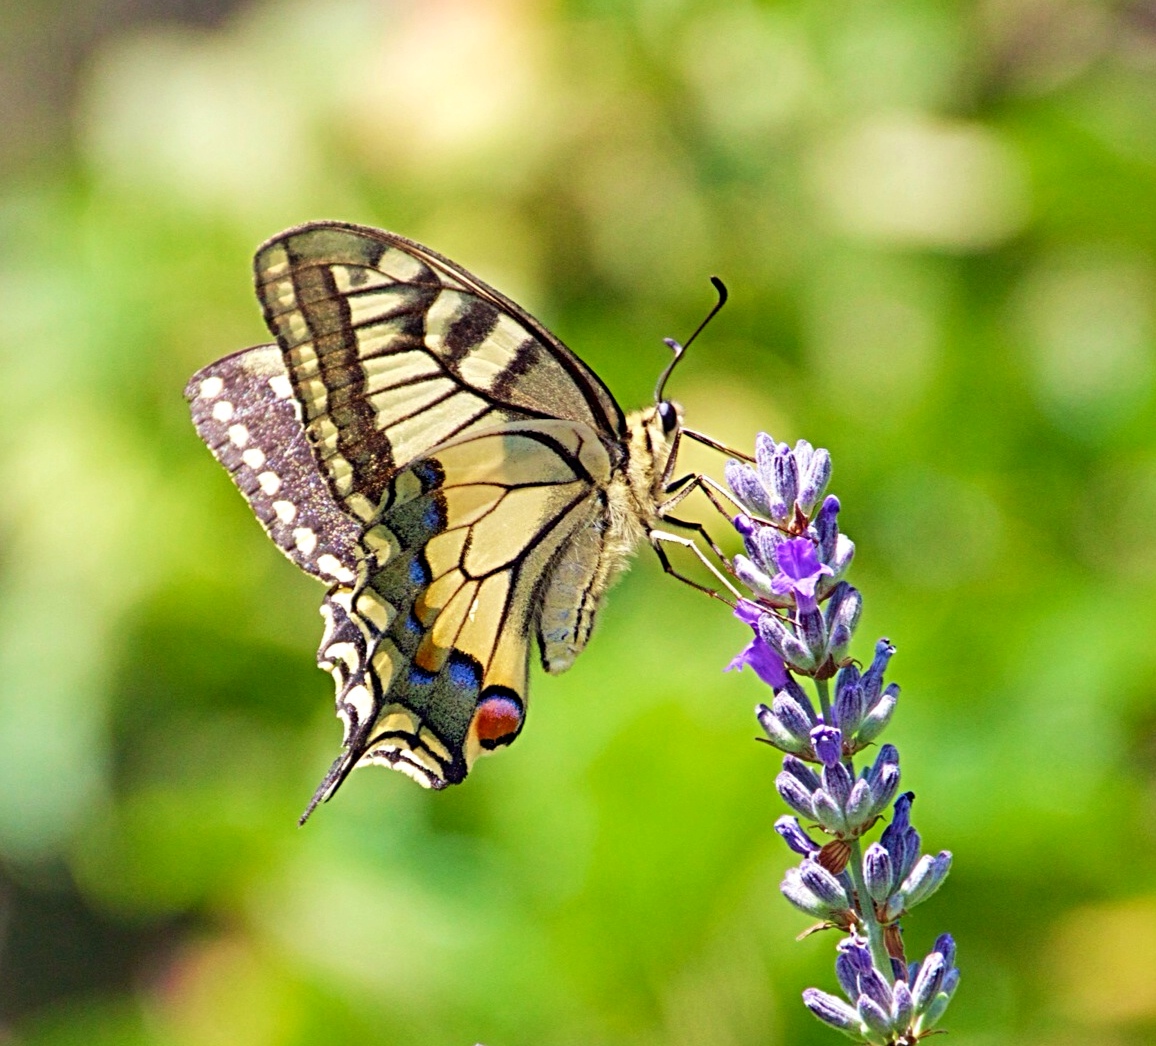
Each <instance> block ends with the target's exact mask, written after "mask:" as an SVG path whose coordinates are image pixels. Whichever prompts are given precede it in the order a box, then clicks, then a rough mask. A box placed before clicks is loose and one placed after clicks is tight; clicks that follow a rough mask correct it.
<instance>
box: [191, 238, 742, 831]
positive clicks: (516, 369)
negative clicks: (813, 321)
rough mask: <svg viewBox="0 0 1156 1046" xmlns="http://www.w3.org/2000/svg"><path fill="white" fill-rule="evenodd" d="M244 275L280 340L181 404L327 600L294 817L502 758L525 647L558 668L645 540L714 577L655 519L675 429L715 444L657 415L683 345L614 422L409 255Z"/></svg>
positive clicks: (211, 369)
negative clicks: (308, 764)
mask: <svg viewBox="0 0 1156 1046" xmlns="http://www.w3.org/2000/svg"><path fill="white" fill-rule="evenodd" d="M254 270H255V276H256V288H257V295H258V297H259V299H260V301H261V305H262V307H263V310H264V315H265V320H266V323H267V324H268V327H269V330H270V331H271V332H272V334H273V336H274V338H275V339H276V343H275V344H269V345H259V346H256V347H254V348H249V349H245V350H243V351H241V352H237V353H234V354H232V355H230V356H226V357H224V358H223V359H221V360H218V361H217V362H216V363H213V364H211V365H209V366H207V367H205V368H203V369H202V370H200V371H198V372H197V373H196V374H195V375H194V376H193V377H192V379H191V380H190V381H189V384H188V386H187V387H186V389H185V396H186V398H187V399H188V400H189V403H190V405H191V410H192V416H193V422H194V425H195V426H196V429H197V432H198V434H199V435H200V437H201V438H202V439H203V440H204V441H205V443H207V444H208V446H209V448H210V450H211V451H212V453H213V454H214V456H215V457H216V458H217V460H218V461H219V462H220V463H221V464H222V465H223V466H224V467H225V468H226V469H227V470H228V472H229V473H230V475H231V477H232V479H233V482H234V483H235V484H236V485H237V487H238V488H239V489H240V491H241V493H242V494H243V495H244V497H245V498H246V500H247V501H248V502H249V505H250V507H251V508H252V509H253V511H254V513H255V514H256V516H257V518H258V519H259V520H260V522H261V524H262V526H263V527H264V528H265V530H266V532H267V533H268V534H269V536H270V537H271V538H272V539H273V541H274V542H276V544H277V546H278V547H279V548H280V549H281V551H282V552H284V553H285V555H287V556H288V557H289V558H290V559H291V560H293V562H294V563H296V564H297V565H298V566H299V567H300V568H301V569H303V570H305V571H306V572H308V573H309V574H312V575H313V576H314V577H317V578H319V579H320V580H322V581H323V582H325V583H326V584H327V585H328V586H329V587H328V591H327V593H326V595H325V598H324V601H323V603H322V606H321V614H322V617H323V618H324V622H325V628H324V635H323V637H322V640H321V645H320V648H319V650H318V654H317V662H318V664H319V665H320V666H321V667H322V668H324V669H325V670H327V671H328V672H329V673H330V674H331V675H332V676H333V679H334V682H335V684H336V690H337V695H336V702H337V714H338V717H339V718H340V719H341V720H342V721H343V724H344V744H343V749H342V753H341V755H340V756H338V758H337V760H336V761H335V762H334V764H333V766H332V767H331V768H330V770H329V772H328V774H327V775H326V776H325V779H324V780H323V781H322V783H321V785H320V786H319V788H318V789H317V792H316V794H315V795H314V797H313V799H312V801H311V802H310V804H309V807H308V809H307V810H306V811H305V814H304V815H303V816H302V821H304V820H305V818H306V817H308V816H309V814H310V813H311V812H312V810H313V809H314V807H315V806H316V805H317V803H318V802H320V801H323V800H326V799H328V798H330V797H331V796H332V795H333V793H334V792H335V791H336V789H337V788H338V787H339V786H340V785H341V783H342V782H343V781H344V780H345V778H346V777H347V775H348V774H349V772H350V771H351V770H352V769H353V768H354V767H356V766H360V765H366V764H370V763H377V764H383V765H385V766H388V767H391V768H393V769H395V770H399V771H402V772H403V773H405V774H408V775H409V776H410V777H412V778H413V779H414V780H416V781H417V782H418V783H419V784H421V785H424V786H426V787H429V788H435V789H440V788H444V787H445V786H446V785H449V784H456V783H458V782H460V781H462V780H463V779H464V778H465V777H466V775H467V773H468V772H469V770H470V767H471V766H472V765H473V763H474V761H475V760H476V759H477V758H478V757H479V756H480V755H482V754H484V753H487V752H491V751H493V750H495V749H498V748H501V747H503V746H505V745H508V744H510V743H511V742H512V741H513V740H514V739H515V738H516V737H517V736H518V734H519V732H520V731H521V729H522V725H523V723H524V721H525V715H526V691H527V674H528V668H529V655H530V644H531V638H533V639H535V640H536V641H537V646H538V650H539V653H540V655H541V662H542V665H543V666H544V668H545V669H546V671H547V672H551V673H557V672H562V671H564V670H565V669H566V668H568V667H569V666H570V665H571V664H572V663H573V661H574V659H575V658H576V657H577V656H578V654H579V653H580V652H581V651H582V649H583V648H584V646H585V645H586V642H587V639H588V638H589V636H590V632H591V629H592V627H593V625H594V619H595V616H596V614H597V612H598V607H599V603H600V600H601V598H602V595H603V593H604V592H605V591H606V589H607V587H608V586H609V585H610V583H611V581H612V580H613V579H614V578H615V576H616V575H617V574H618V573H620V572H621V570H622V569H623V567H624V566H625V565H626V562H627V559H628V557H629V555H630V554H631V552H632V551H633V550H634V549H635V547H637V546H638V545H639V544H641V543H642V542H643V541H647V540H649V542H650V544H651V545H652V546H653V547H654V548H655V550H656V551H657V552H658V554H659V558H660V560H661V561H662V563H663V566H664V567H665V568H666V569H667V571H668V572H670V573H673V574H675V575H676V576H679V577H681V576H682V575H678V574H677V572H676V571H674V570H673V568H672V567H671V565H670V562H669V560H668V558H667V557H666V555H665V553H664V551H663V548H662V543H664V542H677V543H679V544H683V545H686V546H687V547H690V548H691V549H692V550H693V551H694V552H695V554H697V555H698V556H699V558H700V559H702V560H703V561H704V562H707V565H708V566H710V567H711V569H712V570H713V571H714V573H715V575H716V576H718V577H721V575H719V572H718V570H717V569H716V568H714V567H713V565H711V564H710V563H709V561H708V560H707V559H706V557H705V555H704V554H703V553H702V551H701V550H700V549H699V548H698V546H697V544H695V542H694V541H693V540H692V539H690V538H687V537H685V536H679V535H673V534H670V533H669V532H667V531H664V530H661V529H659V524H660V522H662V521H664V520H666V521H669V522H673V523H676V524H677V525H679V526H682V527H690V528H692V529H695V530H699V531H700V532H703V531H702V528H701V526H700V525H698V524H694V523H688V522H685V521H682V520H676V519H675V518H674V517H673V516H671V515H670V509H671V508H672V507H673V505H675V504H677V503H678V502H680V501H681V500H682V498H683V497H685V496H686V494H687V493H688V492H689V491H690V490H692V489H694V486H695V484H696V481H698V480H701V477H697V476H694V475H688V476H684V477H681V478H680V479H678V480H674V481H673V482H672V480H671V476H672V474H673V470H674V465H675V460H676V457H677V452H678V445H679V440H680V437H681V436H682V435H683V434H684V433H685V434H686V435H688V436H692V437H693V438H697V439H701V440H702V441H703V442H706V443H708V444H710V445H716V444H714V443H713V441H711V440H709V438H707V437H704V436H702V435H701V434H699V433H694V432H692V430H689V429H685V428H684V427H683V425H682V410H681V408H680V407H679V406H678V405H677V404H675V403H674V402H672V401H670V400H666V399H664V398H663V396H662V389H663V386H664V385H665V381H666V378H667V377H668V376H669V373H670V371H671V370H672V369H673V366H674V364H675V363H676V362H677V361H678V358H679V356H680V355H681V351H682V348H683V347H682V346H680V345H678V343H677V342H674V341H671V340H669V339H668V342H667V343H668V344H669V345H670V346H671V348H672V349H674V350H675V357H674V359H673V360H672V361H671V362H670V364H669V366H668V367H667V368H666V370H665V371H664V373H663V376H662V378H661V379H660V382H659V387H658V392H657V393H656V396H655V403H654V404H653V405H652V406H649V407H647V408H645V409H643V410H641V411H638V412H636V413H634V414H631V415H630V416H629V417H627V416H624V415H623V412H622V410H621V408H620V407H619V406H618V403H617V402H616V401H615V399H614V397H613V396H612V395H611V394H610V392H609V391H608V390H607V388H606V386H605V385H604V384H603V383H602V381H601V380H600V379H599V378H598V376H597V375H596V374H595V373H594V372H593V371H592V370H590V369H589V368H588V367H587V366H586V365H585V364H584V363H583V362H582V361H581V360H580V359H579V358H578V357H577V356H576V355H575V354H574V353H572V352H571V351H570V350H569V349H568V348H566V346H565V345H563V344H562V342H561V341H559V340H558V338H556V337H555V336H554V335H553V334H551V333H550V331H548V330H547V329H546V328H545V327H544V326H543V325H542V324H541V323H539V322H538V321H537V320H536V319H534V318H533V317H532V316H530V315H529V314H528V313H527V312H526V311H525V310H523V309H522V308H520V307H519V306H518V305H516V304H515V303H514V302H512V301H511V300H510V299H508V298H506V297H505V296H503V295H502V294H500V293H499V292H498V291H496V290H494V289H492V288H491V287H489V286H487V285H486V284H485V283H483V282H482V281H481V280H479V279H478V278H477V277H476V276H473V275H472V274H470V273H469V272H467V271H466V270H465V269H463V268H461V267H460V266H458V265H456V264H454V263H453V262H452V261H450V260H449V259H447V258H444V257H442V256H441V255H440V254H437V253H436V252H435V251H432V250H430V249H429V248H428V247H423V246H422V245H421V244H418V243H415V242H413V241H411V240H408V239H406V238H404V237H402V236H398V235H396V234H394V233H389V232H385V231H383V230H379V229H373V228H369V227H364V226H357V225H349V224H344V223H337V222H316V223H311V224H307V225H302V226H299V227H296V228H292V229H288V230H286V231H285V232H282V233H280V234H279V235H277V236H274V237H273V238H272V239H271V240H269V241H268V242H266V243H265V244H263V245H262V246H261V247H260V248H259V249H258V251H257V254H256V257H255V260H254ZM715 286H716V288H717V289H718V290H719V301H718V304H717V305H716V306H715V308H714V310H712V312H711V314H710V315H711V316H713V315H714V313H715V312H717V311H718V309H719V308H720V307H721V306H722V304H723V302H724V301H725V297H726V294H725V288H724V287H722V284H721V282H718V281H715ZM707 319H708V320H709V319H710V316H708V317H707ZM705 323H706V321H704V323H703V326H705ZM701 329H702V326H700V328H699V330H701ZM697 333H698V331H696V332H695V334H696V335H697ZM689 343H690V342H689V341H688V342H687V344H688V345H689ZM716 446H717V445H716ZM720 449H721V448H720ZM703 533H705V532H703ZM683 580H688V579H686V578H683ZM723 581H724V584H725V583H726V582H725V579H723ZM691 583H692V584H695V587H700V588H702V587H703V586H701V585H698V584H697V583H695V582H691ZM728 587H729V586H728ZM712 594H713V593H712Z"/></svg>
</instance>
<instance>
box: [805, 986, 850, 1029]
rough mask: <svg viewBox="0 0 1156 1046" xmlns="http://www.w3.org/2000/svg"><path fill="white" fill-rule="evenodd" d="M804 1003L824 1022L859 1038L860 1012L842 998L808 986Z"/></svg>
mask: <svg viewBox="0 0 1156 1046" xmlns="http://www.w3.org/2000/svg"><path fill="white" fill-rule="evenodd" d="M803 1005H804V1006H806V1007H807V1009H808V1010H810V1011H811V1012H812V1013H813V1014H814V1015H815V1016H816V1017H818V1018H819V1020H821V1021H822V1022H823V1023H824V1024H829V1025H830V1026H831V1027H832V1028H837V1029H838V1030H839V1031H842V1032H847V1033H848V1034H850V1035H852V1036H854V1037H856V1038H858V1031H859V1014H857V1013H856V1012H855V1010H854V1009H852V1008H851V1007H850V1006H849V1005H847V1003H845V1002H844V1001H843V1000H842V999H839V998H837V997H836V996H834V995H828V994H827V992H822V991H819V989H818V988H807V989H806V990H805V991H804V992H803Z"/></svg>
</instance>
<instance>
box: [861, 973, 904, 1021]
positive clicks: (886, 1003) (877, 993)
mask: <svg viewBox="0 0 1156 1046" xmlns="http://www.w3.org/2000/svg"><path fill="white" fill-rule="evenodd" d="M859 992H860V994H862V995H865V996H866V997H867V998H868V999H870V1000H871V1001H872V1002H874V1003H875V1004H876V1005H878V1006H879V1007H880V1009H882V1010H883V1011H884V1012H886V1013H888V1014H890V1011H891V1004H892V1003H893V1002H894V1001H895V1000H894V997H893V996H892V994H891V986H890V985H889V984H888V983H887V981H886V979H885V978H884V976H883V974H881V973H880V972H879V971H878V970H877V969H875V967H874V966H872V967H871V968H870V969H869V970H864V971H863V972H862V973H860V974H859Z"/></svg>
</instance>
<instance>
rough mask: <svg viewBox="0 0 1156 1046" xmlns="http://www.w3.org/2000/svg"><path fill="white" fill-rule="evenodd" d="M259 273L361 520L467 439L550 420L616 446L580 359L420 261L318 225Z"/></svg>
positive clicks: (331, 474) (460, 276) (328, 461)
mask: <svg viewBox="0 0 1156 1046" xmlns="http://www.w3.org/2000/svg"><path fill="white" fill-rule="evenodd" d="M254 265H255V272H256V282H257V292H258V295H259V297H260V298H261V301H262V303H263V305H264V309H265V317H266V321H267V323H268V324H269V328H270V330H271V331H272V332H273V334H274V335H275V336H276V338H277V340H278V343H279V344H280V346H281V348H282V350H283V352H284V356H285V360H286V365H287V369H288V372H289V376H290V379H291V381H292V383H293V387H294V390H295V394H296V397H297V399H298V400H299V402H300V404H301V407H302V411H303V422H304V426H305V430H306V433H307V435H308V437H309V440H310V442H311V444H312V445H313V447H314V451H315V453H316V455H317V459H318V462H319V463H320V465H321V467H322V469H323V471H324V472H325V474H326V476H327V478H328V480H329V484H330V487H331V490H332V491H333V494H334V496H335V497H336V498H337V499H339V500H340V501H341V502H342V503H344V504H345V505H347V507H348V508H349V509H350V511H352V512H353V513H354V514H355V515H357V516H358V517H360V518H362V519H368V518H369V516H370V515H372V513H373V511H374V510H375V509H376V506H377V504H378V502H379V501H380V499H381V497H382V495H383V494H384V492H385V485H386V483H387V482H388V480H389V477H390V476H391V475H392V473H393V472H394V471H396V470H397V469H400V468H403V467H405V465H407V464H408V463H409V462H410V461H413V460H415V459H416V458H418V457H420V456H421V455H423V454H424V453H425V452H426V451H428V450H429V448H430V447H432V446H434V445H436V444H440V443H444V442H446V441H449V440H452V439H454V438H456V437H458V436H460V435H463V434H465V433H468V432H477V431H480V430H482V429H484V428H488V427H492V426H493V425H497V424H503V423H506V422H510V421H517V420H524V419H529V418H552V417H553V418H561V419H564V420H569V421H573V422H575V423H577V424H582V425H586V426H588V427H590V428H591V429H593V430H595V431H597V432H601V433H603V434H605V435H607V436H610V437H615V438H618V437H620V436H621V434H622V431H623V426H624V420H623V417H622V413H621V411H620V409H619V408H618V405H617V404H616V403H615V401H614V399H613V397H612V396H611V395H610V393H609V392H608V391H607V390H606V388H605V386H604V385H603V384H602V382H601V381H600V380H599V379H598V378H597V376H596V375H595V374H594V373H593V372H592V371H590V370H589V369H588V368H587V367H586V366H585V365H584V364H583V363H582V362H581V360H579V359H578V357H577V356H575V355H574V354H573V353H572V352H570V351H569V349H567V348H566V347H565V346H564V345H563V344H562V343H561V342H560V341H558V339H557V338H555V337H554V336H553V335H552V334H550V332H549V331H547V330H546V328H545V327H543V326H542V325H541V324H540V323H538V321H537V320H535V319H533V317H531V316H529V315H528V314H527V313H526V312H525V311H524V310H522V309H520V308H519V307H518V306H517V305H515V304H514V303H513V302H511V301H510V300H509V299H507V298H505V297H503V296H502V295H501V294H499V293H498V292H497V291H495V290H493V289H492V288H490V287H488V286H486V285H485V284H484V283H482V282H481V281H480V280H478V279H477V278H476V277H474V276H472V275H470V274H469V273H467V272H466V271H465V270H463V269H461V268H460V267H458V266H456V265H454V263H452V262H450V261H449V260H448V259H446V258H443V257H441V256H440V255H438V254H436V253H435V252H433V251H430V250H429V249H428V248H425V247H422V246H421V245H419V244H416V243H413V242H412V241H410V240H406V239H405V238H403V237H401V236H396V235H394V234H391V233H386V232H383V231H381V230H378V229H370V228H365V227H361V226H355V225H342V224H337V223H321V224H314V225H309V226H302V227H300V228H298V229H291V230H289V231H287V232H285V233H282V234H281V235H280V236H277V237H275V238H274V239H272V240H270V241H269V242H268V243H266V244H265V245H264V246H263V247H262V248H261V249H260V250H259V251H258V253H257V256H256V260H255V263H254Z"/></svg>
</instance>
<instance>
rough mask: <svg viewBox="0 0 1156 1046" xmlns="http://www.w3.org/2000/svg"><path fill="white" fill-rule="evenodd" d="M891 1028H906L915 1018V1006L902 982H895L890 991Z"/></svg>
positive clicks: (909, 990) (908, 990) (908, 989)
mask: <svg viewBox="0 0 1156 1046" xmlns="http://www.w3.org/2000/svg"><path fill="white" fill-rule="evenodd" d="M892 996H893V1001H892V1003H891V1026H892V1027H893V1028H896V1029H901V1028H906V1027H907V1026H908V1025H909V1024H910V1023H911V1018H912V1017H913V1016H915V1004H914V1002H913V1001H912V998H911V989H910V988H908V987H907V985H906V983H905V982H903V981H896V982H895V987H894V988H893V989H892Z"/></svg>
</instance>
